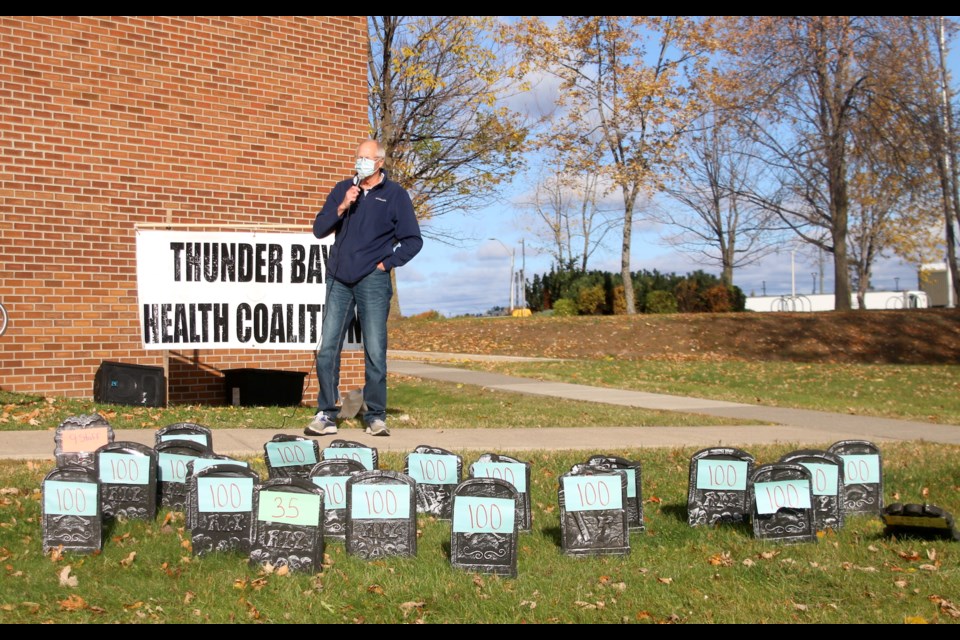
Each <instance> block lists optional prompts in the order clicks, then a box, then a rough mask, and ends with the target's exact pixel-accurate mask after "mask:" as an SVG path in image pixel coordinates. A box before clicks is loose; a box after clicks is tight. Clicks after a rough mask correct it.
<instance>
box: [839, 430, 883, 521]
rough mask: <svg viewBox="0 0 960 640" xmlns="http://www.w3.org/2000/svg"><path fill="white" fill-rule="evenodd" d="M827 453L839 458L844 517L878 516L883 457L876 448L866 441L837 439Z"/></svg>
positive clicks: (881, 506)
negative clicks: (841, 472) (841, 468)
mask: <svg viewBox="0 0 960 640" xmlns="http://www.w3.org/2000/svg"><path fill="white" fill-rule="evenodd" d="M827 451H829V452H830V453H835V454H837V455H838V456H840V458H842V459H843V490H844V498H843V499H844V502H843V507H844V512H845V513H846V515H848V516H849V515H871V516H880V515H882V514H883V458H882V457H881V456H880V449H879V448H878V447H877V445H875V444H873V443H872V442H868V441H866V440H841V441H840V442H834V443H833V444H832V445H830V447H829V448H828V449H827Z"/></svg>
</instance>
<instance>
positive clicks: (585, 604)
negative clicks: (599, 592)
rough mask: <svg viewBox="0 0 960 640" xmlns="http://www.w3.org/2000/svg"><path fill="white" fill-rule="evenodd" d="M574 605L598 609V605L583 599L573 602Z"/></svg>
mask: <svg viewBox="0 0 960 640" xmlns="http://www.w3.org/2000/svg"><path fill="white" fill-rule="evenodd" d="M573 604H574V605H576V606H578V607H580V608H581V609H596V608H597V605H595V604H594V603H592V602H584V601H583V600H577V601H576V602H574V603H573Z"/></svg>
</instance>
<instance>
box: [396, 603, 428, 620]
mask: <svg viewBox="0 0 960 640" xmlns="http://www.w3.org/2000/svg"><path fill="white" fill-rule="evenodd" d="M425 605H426V603H425V602H404V603H402V604H401V605H400V611H402V612H403V617H404V618H406V617H407V614H409V613H410V612H411V611H414V610H416V611H417V613H419V612H420V610H421V609H423V607H424V606H425Z"/></svg>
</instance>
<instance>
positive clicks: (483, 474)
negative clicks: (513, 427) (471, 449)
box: [470, 453, 533, 531]
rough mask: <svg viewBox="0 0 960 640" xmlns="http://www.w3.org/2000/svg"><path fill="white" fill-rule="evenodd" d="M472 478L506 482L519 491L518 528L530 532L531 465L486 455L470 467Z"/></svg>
mask: <svg viewBox="0 0 960 640" xmlns="http://www.w3.org/2000/svg"><path fill="white" fill-rule="evenodd" d="M470 477H471V478H495V479H497V480H505V481H506V482H508V483H510V484H511V485H513V488H514V489H516V490H517V495H518V498H517V515H516V520H517V528H518V529H519V530H520V531H530V529H531V527H532V526H533V510H532V509H531V508H530V492H529V490H528V488H529V486H530V463H529V462H523V461H522V460H518V459H516V458H511V457H510V456H503V455H499V454H496V453H485V454H483V455H481V456H480V457H479V458H477V460H476V462H474V463H473V464H471V465H470Z"/></svg>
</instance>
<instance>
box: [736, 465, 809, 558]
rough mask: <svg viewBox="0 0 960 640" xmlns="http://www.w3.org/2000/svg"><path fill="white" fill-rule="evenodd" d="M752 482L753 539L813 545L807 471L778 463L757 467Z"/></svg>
mask: <svg viewBox="0 0 960 640" xmlns="http://www.w3.org/2000/svg"><path fill="white" fill-rule="evenodd" d="M750 480H751V495H752V499H751V505H752V507H751V513H752V516H753V536H754V537H755V538H757V539H760V540H774V541H777V542H816V541H817V531H816V529H815V528H814V526H813V503H812V501H811V494H810V484H811V483H810V470H809V469H807V468H806V467H804V466H803V465H800V464H786V463H782V462H778V463H775V464H765V465H762V466H760V467H757V468H756V469H755V470H754V472H753V475H752V476H751V478H750Z"/></svg>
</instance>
